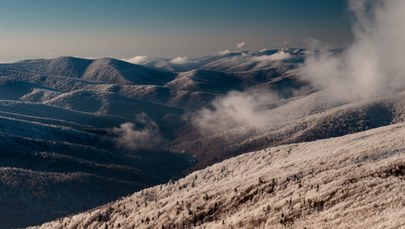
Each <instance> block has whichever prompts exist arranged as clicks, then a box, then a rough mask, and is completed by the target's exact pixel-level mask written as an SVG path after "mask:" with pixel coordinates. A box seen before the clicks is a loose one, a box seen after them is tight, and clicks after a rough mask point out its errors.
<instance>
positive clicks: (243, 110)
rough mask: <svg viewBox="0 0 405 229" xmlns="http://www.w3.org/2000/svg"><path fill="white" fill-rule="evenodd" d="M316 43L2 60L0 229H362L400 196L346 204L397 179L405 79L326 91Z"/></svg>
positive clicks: (0, 94)
mask: <svg viewBox="0 0 405 229" xmlns="http://www.w3.org/2000/svg"><path fill="white" fill-rule="evenodd" d="M314 52H315V51H308V50H302V49H280V50H261V51H242V52H230V53H224V54H217V55H213V56H207V57H202V58H195V59H187V60H184V61H182V62H179V61H174V60H173V59H166V58H151V59H146V60H144V61H143V62H142V63H138V64H133V63H129V62H127V61H123V60H117V59H112V58H102V59H81V58H76V57H60V58H56V59H37V60H23V61H19V62H16V63H9V64H0V136H1V137H0V148H1V149H2V150H1V152H0V154H1V159H2V160H0V163H1V167H0V170H1V172H0V190H1V194H0V203H1V204H0V212H1V214H0V217H1V218H0V222H2V224H1V225H0V228H14V227H26V226H32V225H39V224H42V223H45V222H46V221H51V220H55V219H57V218H60V219H59V220H57V221H53V222H51V223H48V224H44V225H43V227H45V228H66V227H70V228H77V227H84V228H87V227H91V228H100V227H105V226H106V225H107V227H109V228H110V227H117V228H118V227H120V226H124V225H129V227H130V226H133V227H134V228H154V227H162V226H164V227H167V226H171V228H172V227H173V226H176V227H181V226H183V225H189V226H190V225H193V226H199V227H210V228H211V227H217V228H223V225H227V226H228V227H232V226H233V227H246V228H249V227H260V226H263V225H274V227H284V226H286V225H287V226H291V227H300V226H302V227H306V226H309V224H311V225H319V226H320V227H321V225H339V223H340V224H341V226H342V227H344V226H345V225H347V223H348V222H352V221H353V220H358V219H361V217H363V218H364V217H366V215H367V214H369V215H370V214H371V216H370V221H367V222H362V221H359V224H357V225H358V227H360V228H361V227H364V228H365V227H367V226H369V225H372V224H373V222H375V221H373V220H377V219H378V218H377V215H376V214H377V213H376V212H378V211H380V213H381V214H382V215H384V214H388V213H389V212H388V213H387V212H386V211H394V210H395V209H397V208H398V206H397V205H394V203H397V202H396V201H397V200H396V199H390V200H389V201H390V202H387V204H388V203H392V205H393V207H392V208H389V209H388V208H384V206H380V205H378V203H377V202H375V201H374V202H373V201H371V200H370V199H364V200H362V201H359V203H358V205H356V206H352V205H350V204H351V203H352V202H353V199H354V198H356V196H358V195H360V193H361V192H364V191H367V192H368V191H370V189H367V188H366V190H364V189H360V188H359V187H364V186H367V185H370V186H367V187H378V189H377V188H376V189H375V193H374V194H373V196H372V197H373V198H374V197H375V198H382V197H381V195H379V194H378V193H379V192H383V188H384V187H385V186H382V185H380V184H386V185H388V186H387V187H392V189H395V190H396V189H400V187H401V186H400V185H401V182H400V181H398V180H400V179H401V177H402V176H403V174H402V173H403V171H402V170H403V169H402V167H401V166H402V165H401V163H399V161H400V160H401V154H400V153H401V150H400V147H401V146H402V145H401V144H402V140H401V136H402V135H403V133H402V132H403V127H402V124H401V123H402V122H403V120H404V119H405V109H404V107H405V106H404V102H403V101H404V96H405V94H404V92H403V91H404V89H405V88H402V85H400V84H399V85H397V88H396V90H395V92H394V93H391V94H389V95H384V96H380V97H373V98H370V99H366V100H361V101H345V100H334V99H330V97H329V96H328V92H327V91H325V90H322V88H319V87H317V86H316V85H314V84H313V83H311V81H310V80H309V79H308V78H306V76H305V75H304V74H302V71H301V67H302V65H303V64H304V63H305V58H306V56H308V55H311V54H313V53H314ZM331 52H333V53H334V55H339V53H340V50H331ZM375 128H377V129H375ZM370 129H375V130H370ZM363 131H366V132H363ZM358 132H362V133H358ZM356 133H357V134H356ZM346 135H347V136H346ZM342 136H343V137H342ZM336 137H338V138H336ZM329 138H330V139H329ZM322 139H325V140H322ZM356 139H364V140H362V141H361V143H356V144H354V142H357V141H356ZM390 141H392V142H390ZM382 146H385V147H382ZM250 152H253V153H250ZM238 155H241V156H238ZM335 156H336V157H335ZM327 158H330V160H327ZM216 163H219V164H216ZM209 166H211V167H209ZM366 167H370V171H369V172H367V173H364V174H366V175H364V176H360V175H359V171H360V170H362V169H364V168H366ZM197 170H200V171H197ZM194 171H195V172H194ZM187 174H189V175H188V176H186V175H187ZM367 174H369V175H367ZM181 177H185V178H183V179H180V178H181ZM331 177H332V178H336V180H332V178H331ZM179 179H180V180H179ZM357 181H358V182H357ZM334 182H335V183H336V182H338V183H339V182H340V183H339V184H342V185H347V186H348V187H349V186H350V188H348V189H347V190H349V191H347V192H346V193H345V192H341V190H334V189H333V187H332V184H335V183H334ZM378 182H381V183H378ZM395 182H397V183H395ZM219 184H221V185H220V186H221V187H219V186H218V185H219ZM225 184H229V185H225ZM155 185H157V186H155ZM356 185H358V186H356ZM217 186H218V187H217ZM318 186H319V187H318ZM149 187H151V188H149ZM148 188H149V189H148ZM141 190H142V191H141ZM390 190H391V189H390ZM392 192H394V191H392ZM133 193H134V194H133ZM370 195H371V194H370ZM124 196H125V197H124ZM121 197H122V199H120V200H118V201H117V202H112V201H114V200H117V199H118V198H121ZM370 198H371V197H370ZM308 200H311V203H309V202H308ZM286 203H287V204H286ZM379 204H381V202H380V203H379ZM267 205H269V208H268V207H267ZM375 205H378V206H376V207H375V209H376V210H375V211H372V208H374V206H375ZM98 206H101V207H98ZM345 206H346V207H353V209H354V210H353V214H349V215H343V214H345V213H343V212H342V211H341V209H343V208H344V207H345ZM96 207H97V208H96ZM89 209H93V210H90V211H87V210H89ZM387 209H388V210H387ZM335 210H336V211H335ZM83 211H87V212H84V213H82V214H79V215H77V216H69V217H67V218H61V217H64V216H67V215H72V214H74V213H78V212H83ZM371 212H373V213H371ZM400 214H401V213H400V212H397V215H398V217H399V215H400ZM339 215H340V216H342V215H343V216H342V217H338V216H339ZM354 216H358V217H360V218H353V217H354ZM373 217H374V218H373ZM343 219H344V220H343ZM336 220H341V222H337V221H336ZM350 220H352V221H350ZM322 222H324V223H325V224H321V223H322ZM328 222H329V224H328ZM362 223H363V224H362ZM392 223H395V225H400V224H397V223H400V222H399V221H395V220H393V221H392ZM325 228H326V226H325Z"/></svg>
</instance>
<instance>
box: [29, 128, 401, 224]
mask: <svg viewBox="0 0 405 229" xmlns="http://www.w3.org/2000/svg"><path fill="white" fill-rule="evenodd" d="M404 148H405V124H397V125H390V126H386V127H382V128H378V129H373V130H369V131H365V132H361V133H357V134H352V135H346V136H343V137H339V138H331V139H327V140H319V141H315V142H309V143H300V144H292V145H284V146H279V147H274V148H268V149H265V150H261V151H257V152H252V153H247V154H244V155H241V156H238V157H235V158H232V159H229V160H226V161H223V162H221V163H218V164H215V165H213V166H210V167H208V168H206V169H203V170H201V171H196V172H194V173H192V174H190V175H188V176H187V177H185V178H183V179H180V180H178V181H175V182H169V183H167V184H164V185H159V186H155V187H152V188H148V189H145V190H142V191H140V192H137V193H134V194H133V195H131V196H127V197H124V198H122V199H120V200H118V201H116V202H113V203H110V204H107V205H105V206H101V207H99V208H96V209H93V210H90V211H88V212H83V213H81V214H78V215H74V216H69V217H66V218H62V219H59V220H56V221H53V222H49V223H46V224H43V225H42V226H37V227H35V228H52V229H54V228H169V226H170V228H285V227H287V228H404V227H405V208H404V205H405V196H404V192H405V179H404V178H405V176H404V175H405V154H404Z"/></svg>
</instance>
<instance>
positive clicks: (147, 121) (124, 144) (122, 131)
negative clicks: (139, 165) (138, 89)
mask: <svg viewBox="0 0 405 229" xmlns="http://www.w3.org/2000/svg"><path fill="white" fill-rule="evenodd" d="M136 120H137V121H138V122H139V123H140V124H141V125H142V126H143V128H137V127H136V125H135V124H134V123H130V122H128V123H124V124H121V125H120V127H119V128H113V129H112V130H111V132H112V134H113V136H114V137H113V141H114V142H115V144H116V145H117V146H118V147H121V148H125V149H129V150H137V149H154V148H158V147H159V146H160V145H161V144H162V143H163V142H164V139H163V138H162V137H161V136H160V132H159V126H158V125H157V124H156V123H155V122H154V121H153V120H152V119H151V118H150V117H149V116H148V115H146V114H144V113H142V114H140V115H137V116H136Z"/></svg>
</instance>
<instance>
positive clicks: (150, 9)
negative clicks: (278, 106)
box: [0, 0, 351, 61]
mask: <svg viewBox="0 0 405 229" xmlns="http://www.w3.org/2000/svg"><path fill="white" fill-rule="evenodd" d="M0 31H1V36H0V41H1V42H0V61H11V60H17V59H25V58H40V57H45V58H51V57H57V56H66V55H73V56H83V57H101V56H110V57H116V58H129V57H132V56H137V55H147V56H165V57H176V56H189V57H194V56H202V55H209V54H211V53H213V52H215V51H220V50H225V49H230V50H235V49H236V44H237V43H239V42H242V41H244V42H246V45H245V47H243V48H244V49H248V50H253V49H262V48H277V47H285V46H291V47H308V46H310V45H311V43H312V42H311V41H312V40H313V39H316V40H319V41H321V42H323V43H326V44H328V45H330V46H334V47H342V46H344V45H346V44H347V43H349V42H350V40H351V33H350V23H349V17H348V15H347V11H346V6H345V1H344V0H200V1H197V0H195V1H194V0H188V1H186V0H170V1H169V0H114V1H113V0H0ZM285 41H288V44H285V43H283V42H285Z"/></svg>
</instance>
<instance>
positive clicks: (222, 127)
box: [191, 90, 279, 134]
mask: <svg viewBox="0 0 405 229" xmlns="http://www.w3.org/2000/svg"><path fill="white" fill-rule="evenodd" d="M278 99H279V97H278V96H277V95H276V94H275V93H273V92H271V91H264V90H261V91H259V90H256V91H245V92H237V91H232V92H229V93H228V94H227V95H224V96H221V97H218V98H216V99H215V100H214V101H213V102H212V104H211V107H212V108H210V109H208V108H203V109H201V110H200V111H198V112H197V113H195V114H194V115H193V116H192V117H191V120H192V123H193V124H194V125H195V126H196V127H198V128H199V130H200V131H201V132H202V133H203V134H206V133H207V134H213V133H218V131H227V130H230V129H232V128H235V127H247V128H253V129H261V128H265V127H266V126H267V125H268V124H269V123H271V122H273V121H274V120H276V119H277V118H278V117H276V116H272V117H270V116H269V115H268V114H267V113H266V111H265V109H263V108H264V107H267V106H268V104H271V103H273V102H274V101H277V100H278Z"/></svg>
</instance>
